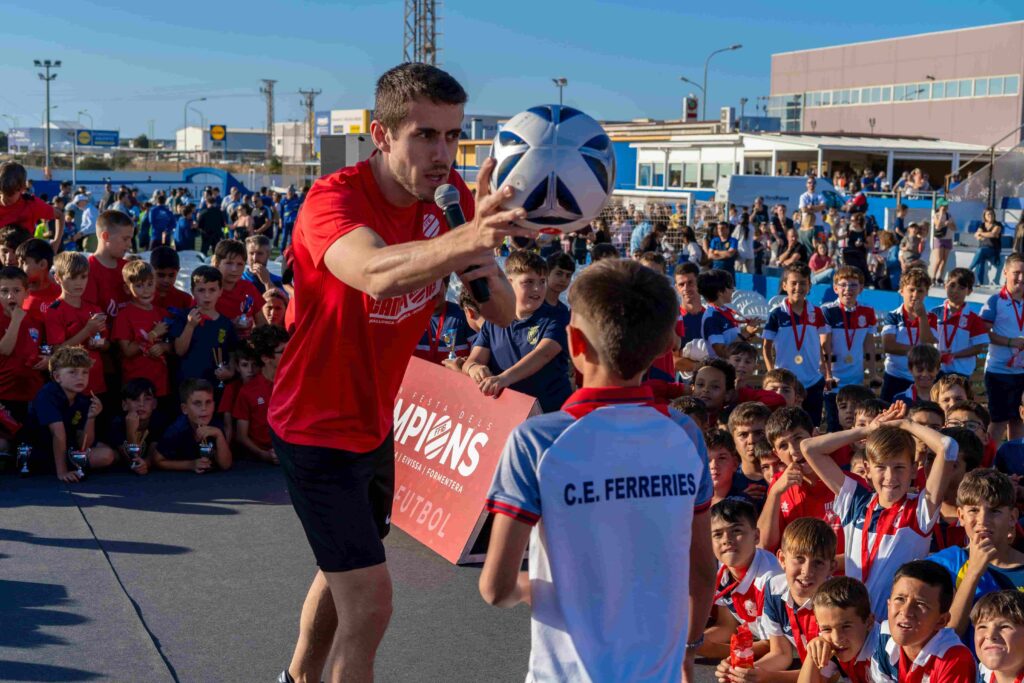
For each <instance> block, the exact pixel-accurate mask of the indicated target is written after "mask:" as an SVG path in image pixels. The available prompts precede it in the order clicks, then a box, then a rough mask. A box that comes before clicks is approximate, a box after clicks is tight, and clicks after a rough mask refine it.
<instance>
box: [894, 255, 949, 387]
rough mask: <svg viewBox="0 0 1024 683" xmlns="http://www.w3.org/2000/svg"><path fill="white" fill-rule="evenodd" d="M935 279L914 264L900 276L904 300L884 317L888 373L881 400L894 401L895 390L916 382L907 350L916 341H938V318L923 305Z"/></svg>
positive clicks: (915, 343)
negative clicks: (913, 266)
mask: <svg viewBox="0 0 1024 683" xmlns="http://www.w3.org/2000/svg"><path fill="white" fill-rule="evenodd" d="M931 284H932V281H931V278H929V277H928V273H926V272H925V271H924V270H922V269H920V268H911V269H909V270H906V271H904V272H903V274H902V275H901V276H900V297H901V298H902V299H903V303H902V304H901V305H900V307H899V308H896V309H894V310H892V311H889V312H888V313H886V314H885V316H884V317H883V318H882V348H883V349H884V350H885V375H884V376H883V378H882V400H883V401H892V400H893V398H894V397H895V396H896V394H898V393H900V392H902V391H906V390H907V389H908V388H910V385H911V384H913V383H914V376H913V375H912V374H910V368H908V367H907V353H908V352H909V351H910V349H911V348H912V347H913V346H916V345H917V344H935V343H936V342H938V334H939V333H938V319H937V318H936V317H935V316H934V315H933V314H930V313H928V312H927V311H926V310H925V308H924V301H925V297H927V296H928V288H929V287H931Z"/></svg>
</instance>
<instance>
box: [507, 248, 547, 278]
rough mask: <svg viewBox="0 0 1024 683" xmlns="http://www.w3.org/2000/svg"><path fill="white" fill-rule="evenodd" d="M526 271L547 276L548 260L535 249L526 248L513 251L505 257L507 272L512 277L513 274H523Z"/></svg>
mask: <svg viewBox="0 0 1024 683" xmlns="http://www.w3.org/2000/svg"><path fill="white" fill-rule="evenodd" d="M524 273H533V274H535V275H539V276H541V277H547V274H548V264H547V261H545V260H544V259H542V258H541V257H540V254H538V253H537V252H535V251H528V250H525V249H520V250H519V251H513V252H512V253H511V254H509V255H508V258H507V259H505V274H506V275H508V276H509V277H512V276H513V275H523V274H524Z"/></svg>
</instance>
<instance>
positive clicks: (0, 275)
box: [0, 266, 28, 288]
mask: <svg viewBox="0 0 1024 683" xmlns="http://www.w3.org/2000/svg"><path fill="white" fill-rule="evenodd" d="M0 280H17V281H18V282H20V283H21V286H22V287H26V288H27V287H28V275H26V274H25V271H24V270H22V269H21V268H18V267H17V266H3V267H0Z"/></svg>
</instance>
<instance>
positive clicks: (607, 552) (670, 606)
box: [487, 386, 712, 683]
mask: <svg viewBox="0 0 1024 683" xmlns="http://www.w3.org/2000/svg"><path fill="white" fill-rule="evenodd" d="M653 401H654V398H653V394H652V393H651V390H650V388H649V387H644V386H640V387H628V388H602V389H581V390H580V391H577V392H576V393H575V394H573V395H572V396H571V397H570V398H569V400H568V401H567V402H566V404H565V408H564V409H563V410H562V411H559V412H556V413H551V414H547V415H540V416H537V417H533V418H530V419H529V420H527V421H526V422H524V423H523V424H521V425H519V426H518V427H517V428H516V429H515V430H514V431H513V432H512V434H511V435H510V436H509V439H508V442H507V443H506V444H505V449H504V451H503V452H502V455H501V460H500V462H499V464H498V468H497V471H496V472H495V475H494V483H493V484H492V486H491V491H490V494H489V495H488V499H487V509H488V510H489V511H490V512H493V513H496V514H503V515H507V516H510V517H512V518H513V519H516V520H518V521H520V522H523V523H526V524H530V525H534V526H533V530H532V532H531V536H530V561H529V573H530V586H531V596H532V626H531V652H530V666H529V674H528V675H527V679H526V680H527V681H627V680H641V679H642V680H645V681H664V682H665V683H676V682H677V681H678V680H679V672H680V671H681V669H682V665H683V657H684V654H685V649H686V648H685V646H686V638H687V627H688V621H689V615H688V610H689V600H690V588H689V572H690V542H691V541H690V539H691V535H692V528H693V519H694V514H695V513H699V512H704V511H706V510H707V509H708V507H709V506H710V504H711V497H712V485H711V477H710V474H709V472H708V465H707V451H706V449H705V446H704V438H703V436H702V435H701V432H700V430H699V429H698V428H697V426H696V425H695V424H694V423H693V422H692V421H691V420H690V418H689V417H687V416H685V415H683V414H681V413H679V412H676V411H674V410H667V409H665V408H664V407H656V406H654V405H653ZM708 561H711V560H710V559H709V560H708Z"/></svg>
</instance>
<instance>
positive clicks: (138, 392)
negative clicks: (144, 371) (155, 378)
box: [121, 377, 156, 401]
mask: <svg viewBox="0 0 1024 683" xmlns="http://www.w3.org/2000/svg"><path fill="white" fill-rule="evenodd" d="M145 394H148V395H150V396H153V397H156V386H155V385H154V384H153V382H152V381H150V380H148V379H146V378H145V377H136V378H135V379H130V380H128V381H127V382H125V383H124V384H122V385H121V400H122V401H137V400H138V399H139V398H141V397H142V396H143V395H145Z"/></svg>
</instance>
